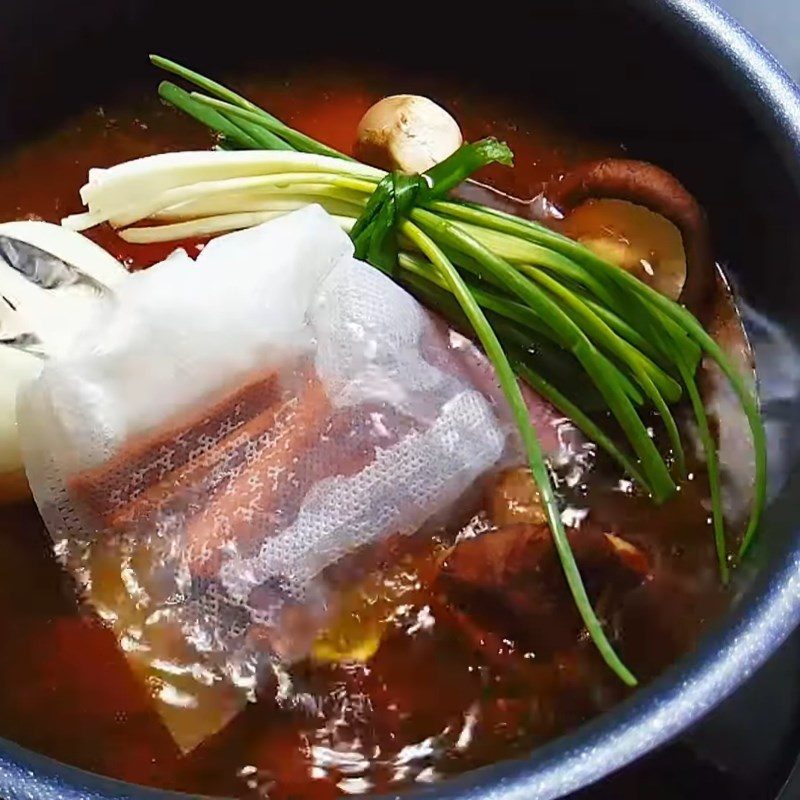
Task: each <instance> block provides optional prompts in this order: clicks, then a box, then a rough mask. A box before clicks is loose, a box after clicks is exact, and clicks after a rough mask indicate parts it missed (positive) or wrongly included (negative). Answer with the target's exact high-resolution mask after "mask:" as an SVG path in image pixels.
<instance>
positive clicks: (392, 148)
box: [355, 94, 463, 174]
mask: <svg viewBox="0 0 800 800" xmlns="http://www.w3.org/2000/svg"><path fill="white" fill-rule="evenodd" d="M462 142H463V137H462V136H461V130H460V128H459V127H458V123H457V122H456V121H455V120H454V119H453V117H452V116H450V114H448V113H447V111H445V110H444V109H443V108H442V107H441V106H439V105H437V104H436V103H434V102H433V100H430V99H428V98H427V97H421V96H419V95H414V94H398V95H394V96H392V97H384V98H383V99H382V100H379V101H378V102H377V103H375V105H373V106H372V107H371V108H369V109H368V110H367V113H366V114H364V116H363V117H362V118H361V122H359V124H358V130H357V138H356V148H355V152H356V156H357V157H358V158H359V159H361V160H362V161H365V162H366V163H368V164H374V165H375V166H376V167H382V168H383V169H388V170H392V169H399V170H401V171H402V172H407V173H409V174H413V173H418V172H425V170H427V169H430V168H431V167H432V166H434V165H435V164H438V163H439V162H440V161H444V159H445V158H447V157H448V156H450V155H452V154H453V153H454V152H455V151H456V150H458V148H459V147H461V143H462Z"/></svg>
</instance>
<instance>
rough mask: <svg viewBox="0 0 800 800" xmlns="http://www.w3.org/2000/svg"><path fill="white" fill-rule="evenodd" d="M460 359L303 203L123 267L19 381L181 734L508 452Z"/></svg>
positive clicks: (95, 600)
mask: <svg viewBox="0 0 800 800" xmlns="http://www.w3.org/2000/svg"><path fill="white" fill-rule="evenodd" d="M458 358H459V356H458V354H457V353H456V352H451V351H450V350H449V349H448V346H447V339H446V338H443V337H442V336H441V335H440V332H437V328H436V326H435V325H434V324H433V323H432V322H431V320H430V318H429V317H428V315H427V314H426V313H425V312H424V311H423V309H422V308H421V307H420V306H419V305H418V303H417V302H416V301H415V300H414V299H413V298H411V297H410V295H408V294H407V293H406V292H404V291H403V290H402V289H400V288H399V287H397V286H396V285H395V284H394V283H392V281H391V280H390V279H389V278H387V277H386V276H384V275H382V274H381V273H379V272H378V271H376V270H374V269H373V268H371V267H369V266H368V265H366V264H363V263H361V262H358V261H356V260H355V259H354V258H353V257H352V247H351V244H350V240H349V239H348V237H347V236H346V235H345V234H344V233H343V232H342V231H341V230H339V228H338V227H337V226H336V224H335V222H334V221H333V220H332V219H331V218H330V217H328V216H327V214H326V213H325V212H324V211H323V210H322V209H320V208H319V207H310V208H306V209H303V210H302V211H298V212H295V213H294V214H291V215H288V216H286V217H283V218H281V219H278V220H274V221H271V222H268V223H265V224H264V225H261V226H259V227H257V228H253V229H250V230H247V231H242V232H239V233H233V234H229V235H227V236H223V237H221V238H219V239H216V240H214V241H213V242H211V243H210V244H209V245H207V246H206V247H205V249H204V250H203V251H202V252H201V253H200V255H199V256H198V258H197V259H196V261H192V260H191V259H190V258H189V257H188V256H187V255H186V253H184V252H183V251H178V252H177V253H176V254H174V255H173V256H171V257H170V258H168V259H167V260H166V261H164V262H162V263H161V264H159V265H157V266H155V267H152V268H151V269H150V270H148V271H146V272H143V273H137V274H135V275H133V276H131V277H130V279H129V280H127V281H126V282H125V283H124V285H123V286H122V287H121V288H120V290H119V291H118V292H117V293H116V294H115V296H114V297H113V298H111V299H110V300H109V301H108V302H106V303H105V305H104V306H103V307H102V308H101V310H100V311H98V312H97V314H96V315H95V316H94V318H92V319H91V320H89V321H88V322H87V326H86V328H85V329H84V330H83V331H82V333H81V335H80V336H79V337H78V338H77V339H76V341H75V342H73V345H72V347H71V348H70V352H69V355H68V356H61V357H59V358H57V359H55V360H52V361H50V362H48V363H47V364H46V366H45V368H44V370H43V371H42V373H41V376H40V377H39V378H38V379H37V380H36V381H34V382H33V383H32V384H31V385H30V386H29V387H27V388H26V389H25V390H24V391H23V392H21V394H20V398H19V403H18V413H19V418H20V427H21V434H22V442H23V452H24V456H25V462H26V469H27V472H28V477H29V480H30V483H31V486H32V488H33V491H34V495H35V497H36V501H37V503H38V505H39V508H40V510H41V512H42V514H43V516H44V519H45V522H46V523H47V526H48V529H49V531H50V534H51V536H52V537H53V540H54V542H55V545H56V551H57V553H58V554H59V556H60V557H61V558H62V560H63V561H64V563H65V564H66V566H67V567H68V568H69V570H70V571H71V572H72V574H73V575H74V576H75V578H76V581H77V583H78V585H79V587H80V588H81V589H82V590H83V591H84V592H85V593H86V596H87V598H88V599H89V600H90V602H91V603H92V604H93V605H94V607H95V608H96V610H97V611H98V613H99V614H100V615H101V616H102V617H103V618H104V619H106V620H107V622H108V623H109V624H110V625H111V626H112V627H113V628H114V630H115V632H116V634H117V636H118V638H119V641H120V645H121V647H122V648H123V650H124V651H125V652H126V654H127V656H128V658H129V660H130V663H131V664H132V666H133V668H134V669H135V670H137V672H138V673H139V674H140V675H142V677H143V678H144V679H146V680H147V681H148V684H149V685H150V687H151V691H152V694H153V696H154V698H155V701H156V704H157V706H158V708H159V711H160V713H161V715H162V718H163V719H164V721H165V723H166V725H167V727H168V728H169V729H170V731H171V733H172V735H173V736H174V738H175V740H176V742H177V743H178V745H179V746H180V747H181V748H182V749H184V750H190V749H192V748H193V747H195V746H196V745H197V744H199V743H200V742H201V741H202V740H203V739H204V738H206V737H207V736H209V735H210V734H212V733H214V732H216V731H217V730H219V729H220V728H221V727H222V726H223V725H224V724H225V723H226V722H227V721H228V720H230V719H231V718H232V716H234V715H235V714H236V713H237V712H238V711H239V710H240V709H241V708H242V706H243V705H244V704H245V703H246V702H247V700H248V698H252V697H253V696H254V692H255V689H256V687H257V682H258V677H259V670H260V668H262V667H263V664H264V659H265V658H269V657H272V658H280V659H285V660H288V661H291V660H294V659H297V658H301V657H303V656H304V655H305V654H306V653H307V652H308V648H309V647H310V645H311V643H312V641H313V639H314V637H315V635H316V634H317V633H318V632H319V629H320V627H321V626H323V625H324V623H325V619H326V616H327V615H328V614H330V613H331V612H332V610H333V608H334V606H335V598H336V587H337V585H338V583H341V582H346V581H349V580H352V579H353V578H354V575H353V573H352V570H349V569H348V567H347V564H348V556H350V555H351V554H353V553H355V552H356V551H358V552H359V553H363V552H364V550H365V549H366V550H369V547H370V546H377V543H378V542H380V541H381V540H386V539H387V537H390V536H395V535H403V534H410V533H413V532H414V531H416V530H418V529H419V528H420V527H421V526H422V525H424V523H426V522H427V521H429V520H431V519H433V518H436V517H437V516H438V515H441V514H443V513H446V511H447V509H448V508H451V507H452V505H453V503H454V502H455V501H456V500H457V499H458V498H459V497H460V496H461V495H462V494H463V493H464V492H465V490H467V489H468V487H469V486H470V485H471V484H472V483H473V482H474V481H475V480H476V478H478V477H479V476H480V475H481V474H483V473H485V472H486V471H487V470H488V469H490V468H491V467H492V465H493V464H495V463H496V462H497V460H498V459H499V458H500V456H501V453H502V451H503V448H504V442H505V434H504V427H503V426H502V425H501V424H500V423H498V421H497V419H496V416H495V414H494V412H493V409H492V407H491V405H490V403H489V402H488V401H487V400H486V398H485V397H484V395H483V394H482V393H481V392H480V391H478V390H477V389H476V388H475V386H474V385H472V384H471V383H470V382H469V380H468V379H466V378H465V377H464V375H465V374H467V372H466V371H465V370H464V369H462V368H461V367H460V365H459V364H458V363H457V361H458ZM362 560H363V559H353V562H354V563H360V561H362Z"/></svg>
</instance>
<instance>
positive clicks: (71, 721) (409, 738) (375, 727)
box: [0, 70, 729, 800]
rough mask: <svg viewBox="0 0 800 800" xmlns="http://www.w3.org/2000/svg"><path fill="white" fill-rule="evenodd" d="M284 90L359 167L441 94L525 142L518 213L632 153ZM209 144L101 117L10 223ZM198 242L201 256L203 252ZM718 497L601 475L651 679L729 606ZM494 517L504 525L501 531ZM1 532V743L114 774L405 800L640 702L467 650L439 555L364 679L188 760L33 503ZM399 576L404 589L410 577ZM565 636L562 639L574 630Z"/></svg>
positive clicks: (172, 118)
mask: <svg viewBox="0 0 800 800" xmlns="http://www.w3.org/2000/svg"><path fill="white" fill-rule="evenodd" d="M283 78H284V79H282V80H275V79H273V80H270V81H267V80H259V79H256V80H252V81H245V82H244V83H243V84H240V86H241V88H242V89H243V91H244V93H245V94H249V95H250V96H251V97H253V99H255V100H256V101H258V102H261V103H263V104H264V105H265V106H266V107H268V108H270V110H271V111H273V112H274V113H275V114H277V115H279V116H280V117H282V118H283V119H284V120H286V121H287V122H288V123H290V124H292V125H294V126H295V127H297V128H299V129H301V130H304V131H307V132H309V133H311V134H313V135H315V136H317V137H318V138H320V139H321V140H324V141H326V142H327V143H329V144H331V145H333V146H334V147H337V148H339V149H342V150H344V151H350V150H351V149H352V144H353V138H354V131H355V128H356V124H357V122H358V120H359V118H360V117H361V115H362V114H363V112H364V111H365V110H366V109H367V108H368V107H369V105H370V104H371V103H372V102H374V101H375V100H376V99H377V98H379V97H381V96H383V95H385V94H390V93H394V92H398V91H402V92H422V93H428V94H430V95H431V96H433V97H434V98H435V99H437V100H439V101H440V102H442V103H443V104H444V105H446V106H447V107H448V108H449V109H450V110H451V111H452V112H453V114H454V115H455V116H456V118H457V119H458V120H459V121H460V123H461V124H462V128H463V130H464V133H465V136H466V138H468V139H473V138H476V137H479V136H483V135H487V134H492V135H495V136H497V137H498V138H501V139H505V140H506V141H508V143H509V144H510V145H511V147H512V148H513V150H514V151H515V155H516V159H515V161H516V166H515V168H514V169H513V170H508V169H502V168H493V169H490V170H487V171H486V174H485V175H482V176H481V177H482V179H484V180H486V181H488V182H490V183H492V184H494V185H495V186H496V187H498V188H500V189H502V190H504V191H507V192H509V193H512V194H515V195H518V196H520V197H530V196H533V195H534V194H536V193H537V192H539V191H540V190H541V187H542V184H543V183H544V182H545V181H547V180H548V179H550V178H552V177H553V176H556V175H558V174H559V173H561V172H563V171H565V170H566V169H568V168H569V167H570V166H571V165H573V164H575V163H577V162H579V161H581V160H584V159H586V158H594V157H598V156H601V155H619V154H621V153H622V147H621V145H619V144H617V143H603V142H599V143H598V142H583V141H578V140H576V139H575V138H574V137H572V136H570V135H569V134H568V133H567V132H565V131H564V130H561V129H560V128H559V126H558V125H557V124H555V123H553V122H552V121H550V120H547V119H546V118H544V117H540V116H537V115H535V114H532V113H523V112H521V111H520V109H519V108H518V107H517V106H516V105H513V104H511V103H508V102H506V101H503V100H492V99H488V98H482V97H477V96H472V95H469V96H468V95H466V94H465V93H463V92H460V91H458V90H456V89H453V88H452V87H448V86H430V85H429V84H426V83H425V82H424V81H420V80H415V79H407V80H406V81H405V82H403V81H402V80H398V79H395V78H391V77H388V78H370V79H367V78H363V77H355V76H354V75H352V74H343V73H337V72H336V71H335V70H332V71H318V72H314V73H312V72H310V71H309V72H307V73H302V74H294V75H286V76H283ZM209 145H210V138H209V136H208V135H207V134H206V133H205V132H204V131H203V130H202V129H200V128H199V126H197V125H196V124H195V123H193V122H191V121H189V120H186V119H184V118H182V117H181V116H179V115H178V114H176V113H174V112H173V111H172V110H170V109H167V108H165V107H163V106H161V105H159V104H158V103H157V102H155V101H150V100H148V101H145V102H137V103H133V104H129V105H127V106H121V107H120V108H118V109H117V108H115V109H104V110H96V109H95V110H91V111H89V112H86V113H85V114H83V115H82V116H80V117H79V118H77V119H75V120H73V121H72V122H71V123H69V124H68V125H66V126H65V127H64V128H63V129H61V130H59V131H57V132H55V133H54V134H52V135H51V136H48V137H47V138H44V139H41V140H40V141H36V142H32V143H30V144H28V145H26V146H24V147H22V148H20V149H19V150H18V151H17V152H15V153H13V154H12V155H10V156H8V157H7V158H6V159H5V160H4V161H3V162H2V163H0V218H2V219H15V218H25V217H38V218H43V219H46V220H52V221H57V220H59V219H60V218H61V217H63V216H65V215H66V214H68V213H73V212H76V211H79V210H80V202H79V198H78V189H79V188H80V186H81V185H82V183H83V182H84V181H85V179H86V175H87V171H88V169H89V168H90V167H100V166H110V165H113V164H115V163H118V162H120V161H123V160H127V159H131V158H135V157H138V156H143V155H147V154H150V153H157V152H162V151H165V150H177V149H205V148H207V147H209ZM89 235H90V236H91V237H92V238H94V239H95V240H96V241H97V242H99V243H100V244H101V245H103V246H104V247H106V248H107V249H108V250H110V252H111V253H113V254H114V255H115V256H117V257H119V258H120V259H122V260H123V261H124V262H125V263H126V264H127V265H128V266H129V267H130V268H131V269H142V268H146V267H147V266H149V265H151V264H153V263H155V262H157V261H158V260H160V259H162V258H163V257H165V256H166V255H167V254H168V253H169V252H171V251H172V250H173V249H174V247H175V244H174V243H168V244H164V245H160V244H159V245H148V246H142V245H131V244H126V243H124V242H123V241H122V240H121V239H119V238H118V237H117V236H116V235H115V234H114V233H113V231H111V230H110V229H108V228H107V227H103V228H99V229H96V230H94V231H91V232H89ZM198 244H199V243H198V242H188V243H185V246H187V247H188V248H189V250H190V253H191V252H192V248H193V247H195V246H196V245H198ZM705 495H706V491H705V484H704V480H703V477H702V475H701V474H700V475H698V477H697V478H696V479H695V480H694V481H692V482H691V483H689V484H687V485H686V486H685V487H684V489H683V491H682V492H681V493H680V494H679V495H678V498H677V499H676V500H674V501H672V502H671V503H670V504H668V505H667V506H666V507H665V508H662V509H659V510H657V511H654V509H653V506H652V505H651V503H650V501H649V500H647V499H645V498H642V497H639V496H637V495H636V494H635V493H632V492H628V491H620V487H619V484H618V483H617V481H616V479H615V478H613V476H612V475H603V474H602V472H601V473H600V474H599V475H598V476H596V477H595V478H593V479H592V480H591V481H590V482H589V485H588V487H587V488H586V489H585V491H584V492H583V496H582V498H581V502H582V504H583V505H586V506H590V507H591V509H592V510H591V517H592V520H593V524H595V525H597V526H599V527H600V528H602V530H604V531H608V532H613V533H616V534H618V535H621V536H623V537H624V538H625V540H626V541H627V542H629V543H632V544H634V545H637V546H638V547H640V548H641V549H642V551H643V552H645V553H646V554H647V557H648V559H649V561H650V564H651V574H650V575H649V577H648V578H647V579H646V580H645V581H644V583H642V585H641V586H639V587H638V588H637V589H635V591H632V592H630V593H629V594H628V595H626V599H625V603H624V604H623V605H621V606H619V607H612V608H610V609H607V610H606V613H607V620H608V622H609V625H610V628H611V630H612V632H613V634H614V635H615V637H616V638H617V640H618V643H619V647H620V650H621V652H622V655H623V657H624V658H625V659H626V661H627V662H628V663H629V665H630V666H631V668H632V669H633V670H634V672H635V673H636V674H637V675H638V676H639V677H640V678H641V679H643V680H648V679H651V678H652V677H654V676H655V675H657V674H659V673H660V672H661V671H662V670H663V669H664V668H665V667H666V666H667V665H669V664H670V663H671V662H672V661H674V660H675V659H676V658H678V657H679V656H680V655H682V654H684V653H686V652H687V651H689V650H691V649H692V647H693V646H694V645H695V643H696V641H697V638H698V636H699V635H700V633H701V631H702V630H703V629H704V627H705V626H706V625H707V624H708V622H709V621H710V620H712V619H713V618H715V617H716V616H717V615H719V614H720V613H721V612H722V611H723V610H724V609H725V608H726V607H727V605H728V599H729V598H728V596H727V593H726V592H724V591H723V590H722V589H721V588H720V585H719V580H718V577H717V572H716V566H715V557H714V550H713V543H712V535H711V530H710V527H709V521H708V511H707V508H706V506H705V503H704V500H703V498H704V497H705ZM490 505H491V503H488V502H487V507H488V506H490ZM482 513H483V520H484V522H485V524H487V525H491V524H492V519H491V515H490V514H488V513H487V510H486V509H484V511H483V512H482ZM0 523H2V524H0V640H1V641H2V642H3V643H4V644H3V646H2V648H0V736H4V737H6V738H9V739H12V740H14V741H16V742H18V743H20V744H22V745H24V746H26V747H30V748H32V749H34V750H37V751H40V752H43V753H46V754H47V755H50V756H53V757H55V758H58V759H60V760H63V761H66V762H69V763H72V764H75V765H77V766H79V767H82V768H85V769H89V770H93V771H96V772H100V773H103V774H106V775H110V776H113V777H117V778H121V779H124V780H129V781H134V782H139V783H145V784H152V785H155V786H160V787H165V788H179V789H183V790H186V791H190V792H196V793H202V794H217V793H218V794H225V795H239V796H244V797H266V796H267V795H268V796H269V797H270V798H284V800H288V799H289V798H298V799H299V798H304V799H308V800H317V799H319V800H322V798H328V797H335V796H338V795H340V794H342V793H362V792H370V791H394V790H395V789H398V788H401V787H402V786H407V785H409V784H413V783H427V782H431V781H435V780H437V779H439V778H442V777H444V776H446V775H448V774H451V773H454V772H459V771H463V770H465V769H468V768H471V767H474V766H477V765H480V764H485V763H489V762H492V761H495V760H498V759H503V758H509V757H513V756H515V755H519V754H522V753H524V752H526V751H528V750H530V749H531V748H532V747H534V746H536V745H537V744H539V743H541V742H543V741H546V740H547V739H549V738H552V737H553V736H555V735H557V734H559V733H562V732H564V731H566V730H569V729H571V728H573V727H575V726H577V725H579V724H581V723H582V722H584V721H585V720H587V719H589V718H591V717H592V716H594V715H596V714H598V713H600V712H602V711H603V710H605V709H607V708H609V707H611V706H612V705H614V704H615V703H617V702H618V701H619V700H620V699H622V698H623V697H624V696H626V694H627V690H625V689H624V688H623V687H622V686H621V685H620V684H619V682H618V681H617V680H616V679H615V678H614V677H613V675H611V674H610V673H609V671H608V670H607V668H606V667H605V666H604V665H603V664H602V662H601V661H600V659H599V658H598V656H597V655H596V653H595V652H594V649H593V647H592V646H591V644H590V643H588V642H587V641H586V640H585V638H584V637H581V636H577V637H575V638H574V640H572V641H571V642H570V643H569V645H568V646H560V647H559V648H558V649H557V651H556V652H553V653H551V654H550V655H548V656H547V657H546V658H543V659H541V661H539V660H537V659H536V658H533V659H532V661H533V663H532V664H531V666H530V669H526V671H525V674H524V678H520V675H519V673H518V672H515V671H513V670H511V669H506V668H505V667H504V666H503V662H501V661H498V659H497V658H495V657H494V655H496V654H494V655H493V654H492V653H489V652H487V648H488V647H489V646H490V643H488V642H487V641H486V640H483V641H482V643H478V645H475V643H474V642H473V643H472V644H470V643H468V642H467V641H466V640H465V638H464V635H463V631H459V630H457V629H456V627H455V626H454V625H452V624H450V622H448V620H447V619H446V618H445V617H439V616H437V611H436V608H437V605H436V604H437V598H436V596H435V595H436V590H435V589H434V588H433V587H432V584H431V582H430V580H429V575H430V572H431V569H432V568H434V567H435V566H436V564H437V563H438V562H437V559H439V558H440V553H441V551H440V550H439V549H437V546H436V545H435V544H434V543H431V544H428V545H425V546H422V547H421V548H420V550H419V551H418V552H415V553H413V554H411V555H408V556H406V558H405V560H404V561H403V562H402V563H401V567H402V569H401V573H402V578H401V579H400V580H401V582H402V581H405V584H406V586H407V587H413V590H411V589H409V594H408V595H403V599H402V605H403V606H404V608H403V610H402V613H400V612H398V610H397V608H395V609H394V612H395V613H394V615H393V622H392V623H391V624H390V625H388V626H387V627H386V629H385V630H384V633H383V638H382V640H381V643H380V646H379V648H378V650H377V652H376V653H375V654H374V656H373V657H372V658H371V659H370V660H369V661H368V662H367V663H355V662H350V663H340V664H335V663H334V664H327V665H326V664H319V663H316V664H315V663H311V662H307V663H303V664H301V665H299V666H297V667H295V668H293V669H292V671H291V674H290V675H289V677H290V679H291V687H292V688H291V692H290V694H291V699H292V702H289V703H287V702H278V701H277V700H276V697H275V695H276V693H275V687H274V685H273V684H272V683H269V682H267V684H266V685H265V686H264V688H263V691H262V699H260V700H259V702H257V703H254V704H252V705H251V706H249V707H248V708H247V709H246V710H245V711H244V712H243V713H242V714H241V715H240V716H239V717H238V718H236V719H235V720H234V721H233V722H232V723H231V724H230V725H229V726H228V727H227V728H226V729H225V730H223V731H222V732H221V733H219V734H218V735H216V736H215V737H213V738H212V739H211V740H209V741H207V742H205V743H204V744H203V745H201V746H200V747H199V748H198V749H197V750H195V751H194V752H192V753H190V754H189V755H187V756H181V755H180V754H179V753H178V751H177V749H176V748H175V746H174V744H173V743H172V740H171V739H170V736H169V734H168V733H167V732H166V730H165V729H164V728H163V726H162V725H161V723H160V721H159V719H158V717H157V715H156V714H155V713H154V712H153V711H152V709H151V707H150V704H149V698H148V694H147V690H146V688H145V687H144V686H143V685H141V684H140V683H139V682H138V681H137V680H136V679H135V677H134V676H133V675H132V673H131V672H130V670H129V668H128V665H127V663H126V661H125V658H124V656H123V655H122V653H121V651H120V650H119V648H118V646H117V643H116V641H115V639H114V637H113V635H112V634H111V633H110V632H109V631H107V630H106V629H105V628H104V627H103V626H102V624H101V623H99V622H98V621H97V620H96V619H95V618H94V617H93V616H92V613H91V609H88V608H85V607H82V606H81V604H80V603H79V601H78V600H77V599H76V597H75V591H74V587H73V586H72V584H71V582H70V580H69V579H68V577H67V576H66V575H64V574H63V573H62V571H61V570H60V569H59V567H58V566H57V564H56V561H55V559H54V557H53V554H52V552H51V549H50V546H49V539H48V536H47V533H46V531H45V530H44V528H43V525H42V523H41V521H40V520H39V518H38V514H37V512H36V510H35V507H34V506H33V504H32V503H23V504H19V505H17V506H13V507H2V508H0ZM452 533H453V532H450V536H451V537H452ZM444 536H445V537H447V534H444ZM387 569H389V567H388V565H387ZM392 575H393V580H395V581H396V580H398V577H397V571H396V569H394V568H393V571H392ZM376 591H378V590H376ZM599 602H602V597H601V599H600V601H599ZM400 604H401V602H400V600H396V601H395V605H396V606H399V605H400ZM548 624H549V625H551V626H553V628H554V629H557V628H558V626H559V625H561V624H562V620H561V619H560V618H558V617H556V618H552V619H550V621H549V623H548ZM481 647H483V648H484V650H483V651H482V650H481ZM517 647H518V646H517V645H516V644H515V643H514V642H513V641H512V642H508V641H507V642H504V643H503V644H502V648H504V649H505V650H507V651H510V654H507V655H508V657H509V658H510V659H511V661H513V660H514V658H515V657H516V655H519V656H520V657H523V654H522V652H520V653H517V654H515V653H514V650H515V648H517ZM518 649H521V648H518ZM528 655H530V654H528ZM524 657H527V656H524ZM511 661H509V663H511Z"/></svg>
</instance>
